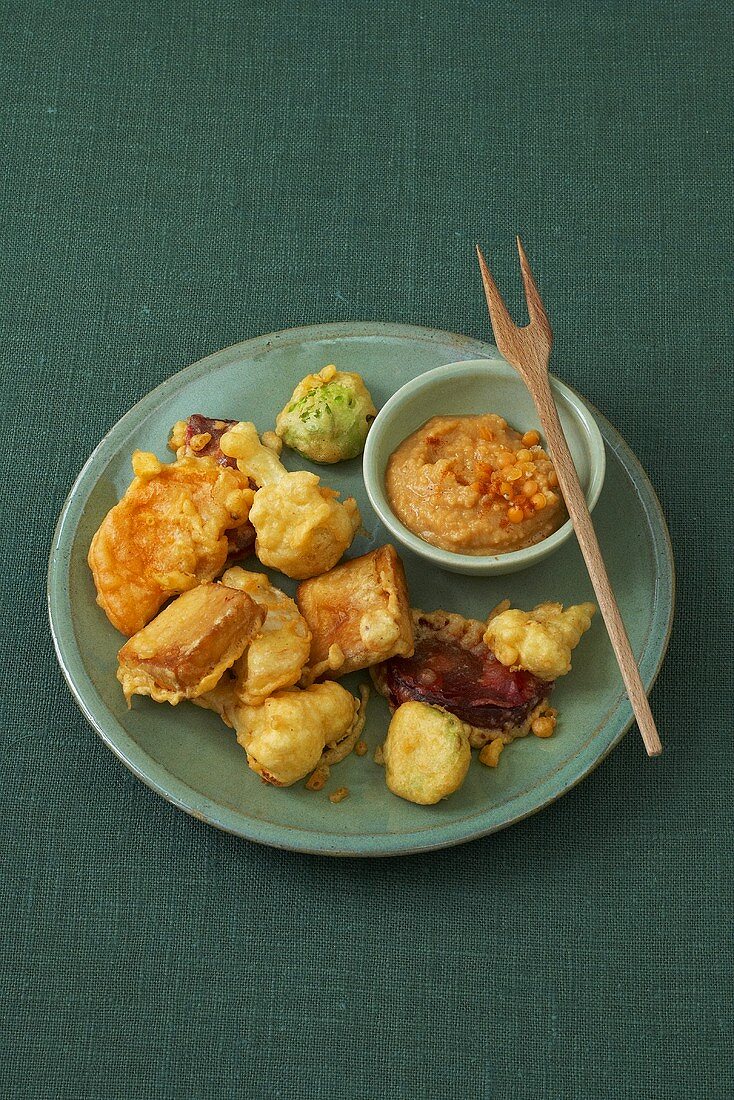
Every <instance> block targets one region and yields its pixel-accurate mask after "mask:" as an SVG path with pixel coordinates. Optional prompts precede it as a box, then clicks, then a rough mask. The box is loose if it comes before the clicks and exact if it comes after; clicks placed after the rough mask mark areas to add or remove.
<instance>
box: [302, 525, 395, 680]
mask: <svg viewBox="0 0 734 1100" xmlns="http://www.w3.org/2000/svg"><path fill="white" fill-rule="evenodd" d="M296 603H297V604H298V609H299V611H300V612H301V614H302V615H303V617H304V619H305V620H306V622H307V623H308V627H309V630H310V631H311V634H312V640H311V656H310V659H309V669H310V670H311V675H312V677H314V678H315V677H317V676H320V675H326V676H327V677H330V678H337V677H339V676H345V675H346V674H347V673H348V672H354V671H355V670H356V669H360V668H369V666H370V665H374V664H377V663H379V662H380V661H387V660H388V658H390V657H395V656H397V655H400V656H403V657H409V656H410V655H411V654H412V652H413V621H412V617H411V614H410V601H409V599H408V588H407V584H406V581H405V570H404V569H403V563H402V562H401V560H400V558H399V556H398V554H397V551H396V550H395V547H394V546H391V545H390V544H389V543H388V544H387V545H386V546H381V547H380V548H379V549H377V550H373V551H372V552H371V553H369V554H364V555H362V557H360V558H352V560H351V561H347V562H344V563H343V564H342V565H337V566H336V567H335V568H334V569H330V570H329V572H328V573H322V574H321V576H320V577H312V578H311V579H310V580H307V581H303V582H302V583H301V584H299V586H298V591H297V593H296ZM334 647H338V649H335V648H334ZM330 651H331V653H330ZM339 651H341V653H339ZM335 657H336V659H335Z"/></svg>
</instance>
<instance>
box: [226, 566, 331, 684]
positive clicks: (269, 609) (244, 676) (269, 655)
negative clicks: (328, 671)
mask: <svg viewBox="0 0 734 1100" xmlns="http://www.w3.org/2000/svg"><path fill="white" fill-rule="evenodd" d="M222 584H224V585H227V586H228V587H230V588H236V589H239V590H240V591H241V592H247V594H248V596H250V597H251V598H252V599H253V600H254V601H255V603H257V604H259V605H260V607H261V608H262V609H263V611H264V612H265V621H264V623H263V625H262V628H261V630H260V633H259V634H258V636H257V638H255V639H254V641H253V642H252V644H251V645H250V646H249V647H248V649H247V652H246V653H245V654H243V656H242V657H241V658H240V659H239V660H238V661H237V662H236V664H235V666H234V669H233V672H234V674H235V682H234V691H235V694H236V696H237V697H238V699H239V700H240V702H242V703H250V704H252V705H257V704H258V703H262V701H263V700H264V699H266V698H267V696H268V695H272V694H273V692H274V691H279V690H281V689H283V688H288V687H292V686H293V685H294V684H295V683H297V681H298V677H299V676H300V675H301V670H302V668H303V666H304V665H305V663H306V661H307V660H308V654H309V651H310V648H311V631H310V630H309V629H308V626H307V625H306V620H305V619H304V618H303V616H302V615H301V614H300V612H299V610H298V608H297V607H296V605H295V603H294V602H293V600H292V599H291V598H290V597H289V596H286V594H285V593H284V592H281V591H280V589H279V588H275V587H274V586H273V585H272V584H271V583H270V582H269V580H268V578H267V577H266V576H265V574H264V573H250V572H248V571H247V570H246V569H240V568H239V567H235V568H233V569H228V570H227V572H226V573H225V574H224V576H223V577H222Z"/></svg>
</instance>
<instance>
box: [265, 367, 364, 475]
mask: <svg viewBox="0 0 734 1100" xmlns="http://www.w3.org/2000/svg"><path fill="white" fill-rule="evenodd" d="M376 415H377V409H376V408H375V406H374V404H373V402H372V398H371V397H370V394H369V391H368V389H367V387H366V386H365V384H364V382H363V381H362V379H361V378H360V376H359V375H358V374H352V373H349V372H344V371H338V370H337V369H336V367H335V366H334V365H333V364H330V365H329V366H328V367H324V369H323V370H321V371H319V373H318V374H309V375H307V376H306V378H304V379H303V381H302V382H299V383H298V385H297V386H296V388H295V390H294V391H293V396H292V397H291V399H290V401H289V402H288V404H287V405H286V407H285V408H284V409H283V411H282V412H280V413H278V417H277V420H276V422H275V431H276V433H277V435H279V436H280V438H281V439H282V440H283V442H284V443H286V444H287V446H289V447H291V448H292V449H293V450H294V451H298V453H299V454H302V455H303V456H304V457H305V458H310V459H311V461H312V462H327V463H328V462H341V461H342V460H343V459H346V458H356V457H357V455H358V454H360V453H361V451H362V448H363V447H364V441H365V439H366V438H367V432H368V431H369V429H370V425H371V423H372V421H373V420H374V419H375V416H376Z"/></svg>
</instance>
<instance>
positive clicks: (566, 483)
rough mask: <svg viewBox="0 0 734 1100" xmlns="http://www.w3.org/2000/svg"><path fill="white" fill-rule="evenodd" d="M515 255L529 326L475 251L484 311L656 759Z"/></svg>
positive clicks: (530, 296) (532, 292) (543, 325)
mask: <svg viewBox="0 0 734 1100" xmlns="http://www.w3.org/2000/svg"><path fill="white" fill-rule="evenodd" d="M517 250H518V252H519V253H520V268H521V271H522V281H523V283H524V285H525V297H526V299H527V304H528V315H529V317H530V322H529V324H527V325H525V326H524V327H523V328H519V327H518V326H517V325H515V324H514V323H513V321H512V318H511V317H510V314H509V313H508V311H507V306H506V305H505V303H504V301H503V299H502V295H501V294H500V292H499V290H498V289H497V284H496V283H495V281H494V279H493V278H492V276H491V275H490V273H489V270H488V268H487V264H486V262H485V259H484V256H483V255H482V251H481V249H480V247H479V245H477V256H478V257H479V267H480V269H481V272H482V282H483V283H484V293H485V294H486V296H487V306H488V307H489V317H490V320H491V322H492V329H493V331H494V337H495V340H496V341H497V347H498V348H499V350H500V352H501V353H502V355H504V357H505V359H507V361H508V362H509V363H512V365H513V367H515V368H516V370H517V371H518V373H519V374H520V377H521V378H522V380H523V381H524V383H525V385H526V386H527V387H528V390H529V391H530V394H531V396H532V398H533V401H534V402H535V408H536V409H537V412H538V417H539V418H540V423H541V425H542V428H543V431H544V432H545V437H546V440H547V442H548V450H549V451H550V456H551V458H552V459H553V463H554V465H555V468H556V473H557V474H558V481H559V484H560V486H561V490H562V491H563V496H564V499H565V501H566V507H567V508H568V514H569V516H570V517H571V521H572V523H573V526H574V529H575V531H576V537H577V539H578V542H579V546H580V547H581V553H582V554H583V555H584V560H585V561H586V567H587V569H588V570H589V576H590V578H591V583H592V585H593V586H594V591H595V593H596V597H597V599H598V601H599V609H600V611H601V614H602V618H603V619H604V622H605V624H606V628H607V631H608V633H609V638H610V641H611V643H612V647H613V649H614V654H615V656H616V658H617V663H618V664H619V668H620V671H621V673H622V679H623V681H624V686H625V687H626V689H627V695H628V696H629V700H630V703H631V704H632V710H633V711H634V714H635V718H636V719H637V725H638V726H639V729H640V733H641V734H642V740H643V741H644V742H645V748H646V749H647V752H648V755H649V756H659V755H660V753H661V752H662V745H661V744H660V738H659V736H658V731H657V729H656V728H655V719H654V718H653V716H652V711H651V710H650V704H649V702H648V701H647V696H646V694H645V688H644V686H643V684H642V680H641V679H640V672H639V669H638V667H637V662H636V661H635V658H634V654H633V653H632V648H631V646H630V643H629V638H628V637H627V631H626V630H625V628H624V623H623V622H622V616H621V615H620V613H619V607H618V606H617V601H616V599H615V598H614V593H613V591H612V586H611V584H610V583H609V577H608V575H607V570H606V566H605V565H604V559H603V558H602V555H601V550H600V549H599V542H598V540H597V537H596V532H595V531H594V525H593V523H592V522H591V516H590V515H589V509H588V508H587V506H586V499H585V497H584V493H583V490H582V488H581V485H580V484H579V478H578V474H577V473H576V468H575V466H574V464H573V459H572V458H571V452H570V451H569V449H568V444H567V443H566V437H565V436H564V434H563V428H562V427H561V422H560V420H559V419H558V411H557V409H556V405H555V402H554V400H553V396H552V394H551V388H550V382H549V379H548V361H549V359H550V353H551V347H552V346H553V333H552V331H551V327H550V324H549V323H548V317H547V316H546V312H545V309H544V308H543V302H542V301H541V298H540V294H539V293H538V288H537V287H536V285H535V281H534V279H533V276H532V273H531V271H530V265H529V264H528V259H527V256H526V255H525V250H524V249H523V246H522V244H521V243H520V238H519V237H518V238H517Z"/></svg>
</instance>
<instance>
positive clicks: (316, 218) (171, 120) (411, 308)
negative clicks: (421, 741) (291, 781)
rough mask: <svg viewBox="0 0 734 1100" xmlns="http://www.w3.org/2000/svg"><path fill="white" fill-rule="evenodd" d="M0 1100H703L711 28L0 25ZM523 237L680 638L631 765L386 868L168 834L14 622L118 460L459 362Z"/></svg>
mask: <svg viewBox="0 0 734 1100" xmlns="http://www.w3.org/2000/svg"><path fill="white" fill-rule="evenodd" d="M0 27H1V28H2V30H1V31H0V157H1V162H0V163H1V171H0V225H1V229H0V233H1V240H2V247H0V385H1V387H2V393H1V394H0V397H1V398H2V408H3V409H4V413H3V423H4V424H5V427H4V429H3V431H4V433H5V435H4V439H5V443H4V455H5V462H4V472H3V475H2V479H1V481H2V487H1V493H2V504H1V507H2V517H3V522H2V524H1V525H0V540H2V562H3V568H2V575H1V579H0V584H1V585H2V600H3V621H4V629H3V631H2V633H1V634H0V659H1V661H2V677H1V681H0V682H1V683H2V693H1V698H0V707H1V711H0V730H1V739H2V757H1V758H2V796H1V799H2V802H1V807H0V837H1V838H2V839H1V841H0V845H1V849H2V859H3V875H2V885H1V886H0V889H1V890H2V894H3V900H2V907H1V908H0V913H1V914H2V917H0V920H1V921H2V925H3V934H2V942H1V944H0V949H1V950H2V952H3V956H4V960H3V965H2V967H1V968H0V983H1V984H2V1011H1V1013H0V1026H1V1028H2V1035H3V1044H4V1050H3V1054H2V1058H0V1094H2V1095H3V1096H7V1097H21V1098H24V1100H26V1098H27V1100H49V1098H53V1100H65V1098H74V1100H78V1098H83V1100H91V1098H95V1100H96V1098H99V1100H142V1098H148V1097H150V1098H176V1100H179V1098H180V1100H184V1098H186V1100H209V1098H212V1100H214V1098H217V1100H219V1098H223V1097H247V1098H254V1100H260V1098H262V1100H266V1098H267V1100H270V1098H273V1100H275V1098H280V1100H296V1098H297V1100H301V1098H312V1097H313V1098H315V1097H318V1098H322V1097H323V1098H334V1100H341V1098H344V1100H398V1098H401V1100H402V1098H407V1097H416V1098H420V1100H451V1098H459V1097H461V1098H465V1097H471V1098H475V1097H476V1098H482V1100H485V1098H486V1100H489V1098H492V1100H494V1098H498V1100H499V1098H502V1100H521V1098H522V1100H538V1098H546V1097H547V1098H553V1100H556V1098H560V1097H579V1098H584V1100H588V1098H592V1100H598V1098H606V1097H609V1098H614V1100H627V1098H629V1100H641V1098H657V1097H665V1098H667V1100H678V1098H679V1100H683V1098H685V1100H690V1098H698V1097H701V1098H706V1100H713V1098H722V1100H723V1098H727V1097H731V1096H732V1095H734V1070H733V1065H734V1061H733V1059H732V1055H733V1053H734V1051H733V1041H732V1020H731V1007H732V993H733V992H734V990H733V983H732V961H733V958H732V955H733V952H732V940H731V931H732V922H731V914H732V901H733V900H734V899H733V898H732V881H733V872H734V867H733V866H732V863H733V860H732V815H731V778H732V762H733V760H732V757H733V749H732V718H731V668H732V658H733V656H734V654H733V653H732V642H731V637H732V632H731V615H732V588H733V585H732V573H731V568H730V554H731V546H732V539H733V536H734V531H733V530H732V508H731V497H732V490H731V472H730V465H731V448H732V443H733V442H734V440H733V438H732V414H733V413H734V409H733V408H732V400H731V393H732V384H733V383H734V372H733V371H732V346H731V339H730V334H731V299H732V278H731V255H732V239H731V226H732V215H733V213H734V211H733V210H732V194H733V191H734V188H733V186H732V183H733V181H732V172H731V152H732V147H731V101H732V95H731V93H732V86H731V66H732V53H733V49H732V43H733V42H734V20H733V19H732V7H731V5H730V4H728V3H722V2H716V3H713V2H710V3H705V2H693V0H670V2H650V3H639V2H637V0H617V2H614V0H601V2H597V0H567V2H560V0H557V2H549V3H536V2H534V0H512V2H510V0H494V2H488V3H482V2H480V0H454V2H453V3H450V4H449V3H446V4H442V3H438V2H429V0H405V2H398V0H375V2H366V0H334V2H332V3H316V2H313V3H307V2H305V0H300V2H299V0H292V2H286V0H238V2H235V0H220V2H216V3H215V2H211V3H208V4H207V3H196V2H195V0H171V2H163V0H150V2H148V3H139V2H131V0H117V2H115V3H110V2H107V0H102V2H100V3H95V4H86V3H82V2H81V0H55V2H53V3H51V2H44V0H26V2H24V3H18V2H14V3H9V2H7V0H6V2H0ZM515 232H520V233H521V234H522V235H523V237H524V239H525V241H526V243H527V246H528V249H529V251H530V255H531V258H532V262H533V266H534V269H535V270H536V271H537V272H538V274H539V276H540V277H541V279H542V288H543V296H544V299H545V301H546V304H547V307H548V311H549V313H550V316H551V317H552V319H553V325H554V329H555V333H556V345H557V348H559V349H562V353H560V352H559V355H562V361H559V360H557V361H556V362H557V365H556V369H557V371H558V373H560V374H561V375H562V376H563V378H564V379H566V380H567V381H568V382H570V383H571V384H572V385H574V386H575V387H576V388H578V389H579V390H581V391H582V392H583V393H584V394H585V395H586V396H587V397H588V398H589V399H590V400H591V401H592V402H593V403H594V404H595V405H596V406H598V408H599V409H601V411H602V412H603V413H604V414H605V415H606V416H607V417H608V418H609V419H610V420H611V421H612V423H614V424H615V425H616V426H617V427H618V428H619V430H620V431H621V432H622V434H623V435H624V436H625V437H626V439H627V440H628V442H629V443H630V445H631V446H632V448H633V450H634V451H635V452H636V454H637V455H638V457H639V458H640V460H641V462H642V463H643V465H644V466H645V467H646V469H647V471H648V472H649V474H650V477H651V480H652V482H653V484H654V486H655V487H656V489H657V491H658V493H659V495H660V498H661V501H662V504H663V506H664V509H665V511H666V514H667V517H668V520H669V524H670V529H671V534H672V538H673V543H674V548H675V553H676V559H677V567H678V582H679V586H678V609H677V619H676V624H675V627H674V633H673V637H672V643H671V647H670V651H669V655H668V659H667V661H666V663H665V665H664V668H663V671H662V673H661V676H660V678H659V680H658V683H657V685H656V687H655V689H654V691H653V695H652V702H653V709H654V711H655V713H656V715H657V717H658V720H659V724H660V728H661V730H662V733H663V736H664V739H665V742H666V749H665V753H664V755H663V757H662V758H661V759H660V760H659V761H657V762H655V763H649V762H647V761H646V760H645V759H644V756H643V752H642V749H641V745H640V743H639V739H638V737H637V736H636V734H631V735H630V736H629V737H627V738H626V739H625V741H624V742H623V743H622V744H621V746H620V747H619V748H618V749H617V750H616V751H615V752H614V753H613V754H612V755H611V757H610V758H609V759H608V760H607V761H606V762H605V763H604V764H603V766H602V767H600V768H599V769H598V770H597V771H596V772H595V773H594V774H592V775H591V777H590V778H589V779H588V780H587V781H585V782H584V783H583V784H581V785H580V786H579V787H578V788H576V789H575V790H573V791H572V792H571V793H570V794H569V795H567V796H566V797H565V798H563V799H562V800H561V801H560V802H558V803H556V804H555V805H553V806H552V807H550V808H549V809H547V810H546V811H544V812H543V813H541V814H539V815H537V816H535V817H534V818H532V819H530V820H527V821H525V822H524V823H522V824H521V825H518V826H516V827H514V828H512V829H510V830H508V831H505V832H503V833H501V834H498V835H496V836H494V837H491V838H487V839H485V840H481V841H477V842H473V843H471V844H468V845H465V846H462V847H459V848H456V849H452V850H448V851H444V852H439V853H435V854H432V855H425V856H419V857H413V858H405V859H395V860H387V861H358V860H354V861H350V860H347V861H329V860H327V859H320V858H312V857H306V856H299V855H294V854H288V853H284V852H279V851H275V850H268V849H265V848H260V847H258V846H255V845H252V844H248V843H246V842H243V841H240V840H237V839H235V838H232V837H230V836H226V835H223V834H219V833H217V832H216V831H215V830H213V829H210V828H207V827H206V826H203V825H201V824H199V823H197V822H196V821H194V820H193V819H191V818H189V817H187V816H186V815H185V814H183V813H180V812H178V811H176V810H175V809H173V808H172V807H171V806H169V805H168V804H166V803H165V802H164V801H163V800H162V799H160V798H159V797H157V796H156V795H154V794H152V793H151V792H150V791H149V790H147V789H146V788H145V787H144V786H143V785H142V784H140V783H139V782H137V781H136V780H135V779H134V778H133V776H132V775H130V774H129V773H128V772H127V771H126V770H125V768H124V767H123V766H122V765H121V764H120V763H119V762H118V761H117V760H116V759H114V758H113V756H112V755H111V754H110V753H109V752H108V750H107V749H106V748H105V747H104V745H103V744H102V743H101V742H100V741H99V740H98V739H97V738H96V737H95V735H94V734H93V732H92V731H91V730H90V729H89V728H88V727H87V725H86V724H85V722H84V720H83V718H82V716H81V714H80V712H79V711H78V710H77V708H76V706H75V704H74V702H73V700H72V698H71V695H70V693H69V691H68V690H67V688H66V685H65V683H64V681H63V679H62V676H61V673H60V672H59V670H58V667H57V664H56V661H55V658H54V653H53V647H52V644H51V640H50V636H49V630H48V626H47V620H46V610H45V571H46V561H47V557H48V549H49V544H50V540H51V536H52V532H53V527H54V524H55V521H56V517H57V515H58V512H59V510H60V508H61V505H62V502H63V500H64V498H65V496H66V493H67V492H68V490H69V488H70V486H71V484H72V481H73V479H74V477H75V475H76V473H77V471H78V470H79V468H80V467H81V465H82V464H83V462H84V460H85V459H86V457H87V455H88V454H89V453H90V451H91V450H92V449H93V448H94V446H95V445H96V444H97V442H98V441H99V440H100V439H101V437H102V436H103V435H104V433H105V431H106V430H107V429H109V428H110V427H111V426H112V425H113V424H114V423H115V422H116V420H117V419H118V418H119V417H120V416H121V415H122V414H123V413H124V412H125V411H126V410H127V409H128V408H129V407H130V406H131V405H132V404H134V402H135V401H136V400H138V399H139V398H140V397H141V396H142V395H143V394H145V393H146V392H147V391H148V390H150V389H151V388H152V387H153V386H155V385H157V384H158V383H159V382H160V381H162V380H163V379H165V378H166V377H168V376H169V375H171V374H172V373H174V372H175V371H177V370H178V369H180V368H181V367H183V366H185V365H187V364H188V363H190V362H192V361H194V360H196V359H199V358H201V357H202V356H204V355H205V354H207V353H209V352H212V351H214V350H216V349H217V348H220V347H223V346H226V345H228V344H230V343H233V342H235V341H237V340H240V339H245V338H247V337H248V336H254V335H256V334H258V333H261V332H268V331H273V330H277V329H280V328H284V327H287V326H291V325H297V324H308V323H312V322H321V321H330V320H343V319H361V320H369V319H378V320H385V321H397V322H413V323H417V324H423V325H429V326H432V327H436V328H445V329H449V330H453V331H459V332H463V333H466V334H467V335H470V336H475V337H480V338H487V337H488V336H489V329H488V322H487V318H486V312H485V306H484V302H483V298H482V295H481V288H480V286H479V284H478V280H477V273H476V267H475V261H474V257H473V252H472V248H473V244H474V242H475V241H477V240H478V241H481V242H482V243H483V244H484V246H485V247H486V250H487V252H488V254H489V255H491V257H492V265H493V269H494V270H495V273H496V274H497V275H498V277H499V278H500V280H501V281H502V284H503V285H504V286H506V287H508V288H509V289H508V298H509V301H510V304H511V306H513V307H515V308H517V306H518V304H519V302H520V289H519V281H518V278H517V272H516V259H515V255H514V252H513V243H512V242H513V239H514V238H513V235H514V234H515Z"/></svg>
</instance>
